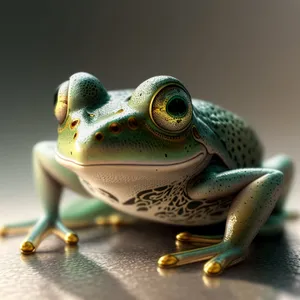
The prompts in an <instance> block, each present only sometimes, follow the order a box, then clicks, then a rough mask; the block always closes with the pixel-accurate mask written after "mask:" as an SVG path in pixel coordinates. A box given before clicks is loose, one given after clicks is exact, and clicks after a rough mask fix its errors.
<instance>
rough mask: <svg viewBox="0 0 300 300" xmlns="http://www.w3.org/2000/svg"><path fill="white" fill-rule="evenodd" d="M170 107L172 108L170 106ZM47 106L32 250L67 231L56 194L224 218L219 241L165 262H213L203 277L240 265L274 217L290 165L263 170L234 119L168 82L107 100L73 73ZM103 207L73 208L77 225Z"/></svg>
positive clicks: (125, 207)
mask: <svg viewBox="0 0 300 300" xmlns="http://www.w3.org/2000/svg"><path fill="white" fill-rule="evenodd" d="M174 99H175V100H176V101H177V100H178V99H179V100H178V101H179V102H176V103H177V104H176V105H177V106H176V105H175V106H171V104H170V103H171V101H174ZM178 103H179V104H178ZM55 105H56V110H55V114H56V117H57V119H58V120H59V122H60V125H59V127H58V140H57V144H55V143H54V142H42V143H39V144H37V145H36V146H35V148H34V159H33V161H34V171H35V177H36V183H37V188H38V191H39V195H40V198H41V199H42V201H43V204H44V208H45V215H44V216H43V217H42V218H41V219H40V220H39V221H38V223H37V224H36V225H35V227H34V228H33V230H32V231H31V233H30V234H29V236H28V237H27V238H26V240H25V242H27V243H28V242H30V243H31V244H32V245H34V247H35V248H36V247H37V245H38V244H39V243H40V241H41V240H42V237H43V235H44V233H45V232H46V231H47V230H48V229H49V228H55V230H56V232H59V235H60V236H66V235H68V234H70V233H72V231H70V230H69V229H68V228H67V227H65V225H63V223H62V222H61V221H60V220H61V218H60V216H59V213H58V207H59V200H60V193H61V191H62V189H63V188H64V187H68V188H71V189H72V190H74V191H75V192H78V193H80V194H82V195H84V196H86V197H89V196H91V195H92V196H93V197H94V198H98V199H100V200H103V201H104V202H106V203H108V204H109V205H110V206H112V207H114V208H115V209H117V210H120V211H123V212H125V213H128V214H131V215H133V216H136V217H140V218H145V219H150V220H154V221H158V222H163V223H170V224H181V225H196V226H197V225H198V226H199V225H207V224H214V223H218V222H221V221H224V220H227V222H226V230H225V233H224V238H223V241H222V242H221V243H219V244H217V245H214V246H210V247H208V248H204V249H196V250H193V251H189V252H182V253H176V254H172V256H173V257H175V258H176V263H174V265H180V264H184V263H190V262H194V261H199V260H201V259H203V257H206V258H207V257H212V259H211V260H210V261H209V262H208V263H207V264H206V273H207V274H210V273H211V274H216V273H220V272H221V271H223V270H224V269H225V268H226V267H227V266H229V265H232V264H234V263H236V262H238V261H240V260H241V259H242V258H243V257H244V255H245V252H246V250H247V248H248V247H249V245H250V243H251V242H252V240H253V239H254V237H255V236H256V234H257V233H258V231H259V230H260V228H261V227H262V226H263V225H264V224H265V223H266V221H267V219H268V217H269V216H270V215H271V213H272V212H273V213H275V212H276V213H277V215H278V214H280V213H281V212H282V205H283V202H284V199H285V196H286V194H287V192H288V189H289V186H290V182H291V178H292V173H293V164H292V162H291V160H290V158H289V157H287V156H284V155H279V156H276V157H275V158H272V159H271V160H268V161H266V162H263V160H262V157H263V151H262V146H261V143H260V141H259V140H258V137H257V136H256V133H255V132H254V131H253V130H252V129H251V128H250V127H249V126H248V125H247V124H246V122H245V121H244V120H243V119H241V118H239V117H238V116H236V115H234V114H233V113H231V112H228V111H226V110H224V109H223V108H220V107H219V106H216V105H214V104H212V103H209V102H206V101H202V100H196V99H191V97H190V95H189V92H188V91H187V90H186V88H185V87H184V86H183V84H182V83H181V82H180V81H178V80H177V79H175V78H173V77H170V76H157V77H153V78H150V79H148V80H146V81H145V82H143V83H142V84H141V85H139V86H138V87H137V88H136V89H135V90H123V91H112V92H107V91H106V90H105V89H104V87H103V85H102V84H101V83H100V82H99V81H98V79H96V78H95V77H94V76H92V75H90V74H87V73H77V74H74V75H73V76H71V77H70V79H69V80H68V81H67V82H65V83H64V84H63V85H62V86H61V87H60V89H59V90H58V93H57V95H56V98H55ZM180 105H181V106H180ZM177 110H178V111H177ZM133 118H134V121H132V119H133ZM130 121H131V122H130ZM112 124H113V125H114V126H113V125H112ZM99 203H101V202H99ZM276 203H277V205H276ZM104 206H105V205H103V204H99V205H98V206H97V205H90V206H89V204H82V206H81V207H82V212H83V213H82V218H94V217H95V215H97V214H98V213H99V211H101V209H102V210H103V208H104ZM66 215H68V219H72V211H71V212H70V211H69V212H63V213H62V216H61V217H62V219H65V218H66ZM75 215H76V216H75ZM73 219H76V220H77V219H78V208H77V211H76V213H75V212H74V215H73ZM23 245H24V243H23ZM21 249H22V246H21ZM23 252H25V251H23ZM216 265H217V266H220V268H219V267H218V268H216ZM160 266H164V263H162V262H161V263H160ZM216 270H217V272H216Z"/></svg>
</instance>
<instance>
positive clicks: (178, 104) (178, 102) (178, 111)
mask: <svg viewBox="0 0 300 300" xmlns="http://www.w3.org/2000/svg"><path fill="white" fill-rule="evenodd" d="M187 110H188V107H187V104H186V102H185V101H184V100H183V99H181V98H173V99H171V100H170V101H169V102H168V103H167V112H168V114H170V115H172V116H173V117H177V118H180V117H184V116H185V115H186V113H187Z"/></svg>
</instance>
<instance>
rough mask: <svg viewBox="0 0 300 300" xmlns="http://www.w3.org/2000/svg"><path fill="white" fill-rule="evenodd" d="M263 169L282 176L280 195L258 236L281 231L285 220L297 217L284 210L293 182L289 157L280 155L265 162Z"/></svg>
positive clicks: (292, 170) (291, 163)
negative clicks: (280, 173) (277, 171)
mask: <svg viewBox="0 0 300 300" xmlns="http://www.w3.org/2000/svg"><path fill="white" fill-rule="evenodd" d="M263 168H268V169H275V170H279V171H281V172H282V173H283V175H284V181H283V189H282V194H281V196H280V198H279V199H278V201H277V203H276V205H275V208H274V210H273V212H272V214H271V216H270V217H269V219H268V220H267V222H266V223H265V225H264V226H263V227H262V228H261V230H260V232H259V235H273V234H276V233H278V232H281V231H282V229H283V225H284V222H285V221H286V220H287V219H293V218H295V217H296V216H297V215H296V214H295V213H292V212H287V211H285V210H284V205H285V202H286V199H287V195H288V193H289V191H290V188H291V184H292V181H293V175H294V163H293V161H292V159H291V158H290V157H289V156H287V155H283V154H280V155H276V156H273V157H271V158H270V159H268V160H266V161H265V162H264V163H263Z"/></svg>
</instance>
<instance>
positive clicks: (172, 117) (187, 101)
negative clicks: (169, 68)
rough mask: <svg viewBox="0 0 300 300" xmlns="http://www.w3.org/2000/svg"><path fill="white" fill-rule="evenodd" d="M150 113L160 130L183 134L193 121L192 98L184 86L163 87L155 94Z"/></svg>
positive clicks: (171, 85)
mask: <svg viewBox="0 0 300 300" xmlns="http://www.w3.org/2000/svg"><path fill="white" fill-rule="evenodd" d="M149 112H150V117H151V119H152V121H153V122H154V123H155V125H156V126H158V127H159V128H160V129H162V130H165V131H168V132H171V133H177V132H181V131H183V130H185V129H186V128H187V127H188V126H189V125H190V123H191V120H192V115H193V109H192V101H191V97H190V95H189V93H188V92H187V91H186V90H185V88H184V87H183V86H180V85H176V84H170V85H167V86H163V87H162V88H160V89H159V90H158V91H157V92H156V93H155V94H154V96H153V98H152V100H151V102H150V107H149Z"/></svg>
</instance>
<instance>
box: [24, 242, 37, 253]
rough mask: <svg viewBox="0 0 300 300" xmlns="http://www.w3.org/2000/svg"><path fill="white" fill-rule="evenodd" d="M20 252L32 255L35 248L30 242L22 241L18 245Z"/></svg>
mask: <svg viewBox="0 0 300 300" xmlns="http://www.w3.org/2000/svg"><path fill="white" fill-rule="evenodd" d="M20 250H21V252H22V253H23V254H32V253H34V252H35V246H34V245H33V243H32V242H30V241H24V242H23V243H22V244H21V245H20Z"/></svg>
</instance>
